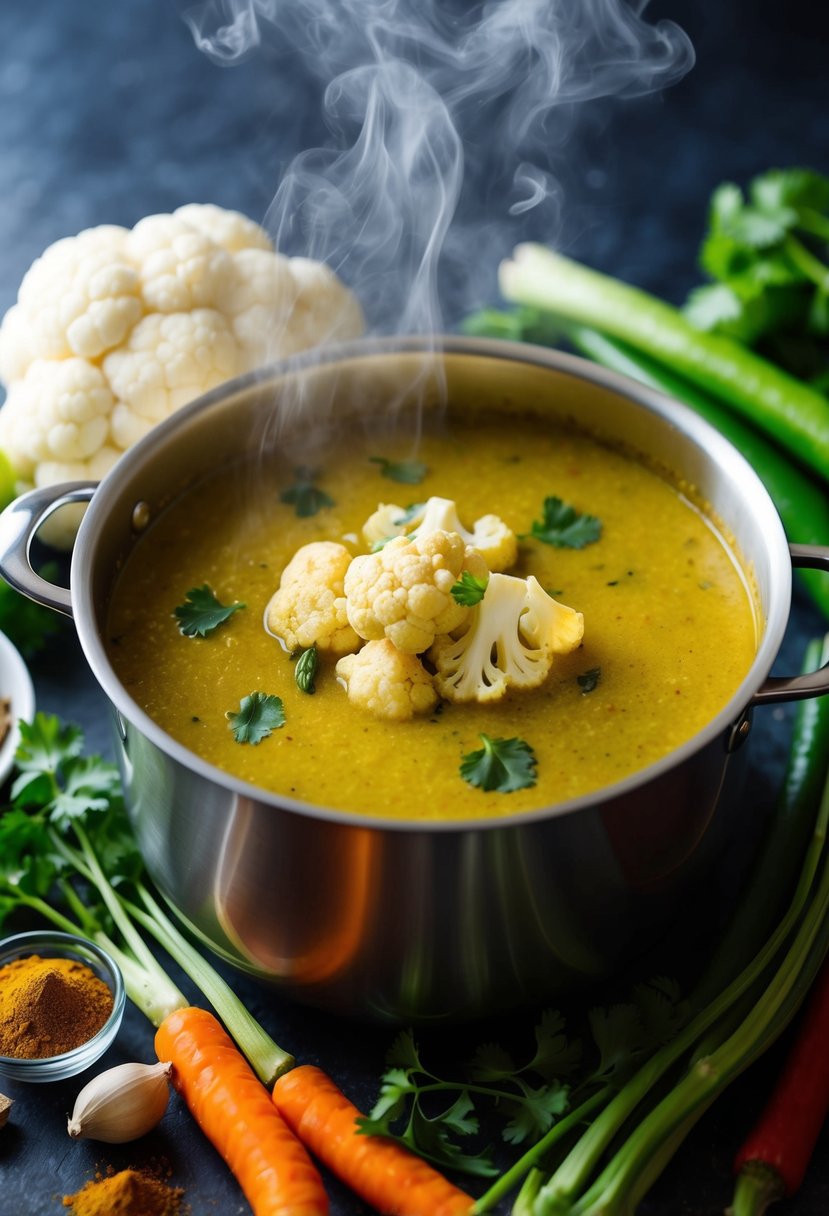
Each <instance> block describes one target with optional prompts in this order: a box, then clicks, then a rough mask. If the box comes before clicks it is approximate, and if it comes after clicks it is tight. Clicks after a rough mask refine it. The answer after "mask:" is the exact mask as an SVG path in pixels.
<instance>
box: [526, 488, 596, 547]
mask: <svg viewBox="0 0 829 1216" xmlns="http://www.w3.org/2000/svg"><path fill="white" fill-rule="evenodd" d="M601 534H602V525H601V521H600V520H599V519H597V518H596V516H595V515H585V514H582V513H581V512H579V511H577V510H576V508H575V507H573V506H571V505H570V503H567V502H564V501H563V500H562V499H561V498H556V497H555V496H553V495H551V496H550V497H548V498H545V499H544V504H543V507H542V517H541V519H534V520H533V522H532V524H531V526H530V531H529V533H524V536H532V537H534V538H535V539H536V540H540V541H543V542H544V544H545V545H555V546H556V548H558V549H583V548H584V547H585V545H592V544H593V543H594V542H595V541H597V540H598V539H599V537H600V536H601ZM522 539H523V537H522Z"/></svg>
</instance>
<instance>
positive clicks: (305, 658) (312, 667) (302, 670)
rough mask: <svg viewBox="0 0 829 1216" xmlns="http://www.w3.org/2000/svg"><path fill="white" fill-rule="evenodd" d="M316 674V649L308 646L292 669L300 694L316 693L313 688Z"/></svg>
mask: <svg viewBox="0 0 829 1216" xmlns="http://www.w3.org/2000/svg"><path fill="white" fill-rule="evenodd" d="M316 674H317V648H316V646H309V647H308V649H307V650H303V652H302V654H301V655H300V656H299V658H298V659H297V661H296V667H295V668H294V680H295V681H296V686H297V688H298V689H299V690H300V692H307V693H313V692H315V691H316V689H315V686H314V677H315V676H316Z"/></svg>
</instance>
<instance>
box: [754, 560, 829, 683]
mask: <svg viewBox="0 0 829 1216" xmlns="http://www.w3.org/2000/svg"><path fill="white" fill-rule="evenodd" d="M789 550H790V552H791V555H792V565H793V566H794V567H795V569H800V570H824V571H825V572H826V573H827V574H829V548H826V547H825V546H824V545H789ZM826 693H829V662H827V663H824V665H823V667H819V668H818V670H817V671H810V672H808V673H807V674H806V675H799V676H769V677H768V678H767V679H766V682H765V684H763V686H762V688H758V690H757V692H756V693H755V694H754V696H753V698H752V701H751V704H752V705H770V704H772V703H773V702H775V701H802V700H803V699H804V698H805V697H820V696H822V695H824V694H826Z"/></svg>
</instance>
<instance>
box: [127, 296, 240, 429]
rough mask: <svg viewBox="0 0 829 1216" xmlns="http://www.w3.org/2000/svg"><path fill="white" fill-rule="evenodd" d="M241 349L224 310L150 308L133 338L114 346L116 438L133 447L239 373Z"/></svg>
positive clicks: (131, 335) (132, 335)
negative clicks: (157, 425)
mask: <svg viewBox="0 0 829 1216" xmlns="http://www.w3.org/2000/svg"><path fill="white" fill-rule="evenodd" d="M239 370H240V367H239V351H238V348H237V346H236V343H235V342H234V340H233V335H232V334H231V332H230V329H229V328H228V324H227V321H226V320H225V319H224V317H223V316H222V314H221V313H220V312H216V311H215V309H212V308H197V309H195V310H194V311H193V312H178V313H158V312H156V313H150V315H149V316H146V317H144V318H143V319H142V320H141V321H139V323H138V324H137V325H136V327H135V329H134V330H133V331H132V333H131V334H130V336H129V339H128V340H127V342H126V343H125V344H124V345H123V346H122V347H120V348H119V349H118V350H114V351H111V352H110V354H108V355H107V356H106V358H105V359H104V362H103V371H104V374H105V376H106V377H107V380H108V382H109V384H110V385H111V388H112V392H113V393H114V395H115V398H116V400H117V403H118V404H117V405H116V406H114V407H113V413H112V419H111V422H112V438H113V440H114V441H115V443H116V445H117V446H118V447H120V448H127V447H129V446H130V445H131V444H132V443H134V442H135V441H136V439H140V438H141V437H142V436H143V435H145V434H146V433H147V431H148V430H149V429H150V426H151V425H152V424H153V423H155V422H161V420H162V419H164V418H167V417H169V415H170V414H172V413H173V412H174V411H175V410H177V409H178V408H179V407H180V406H182V405H186V404H187V402H188V401H192V400H193V398H194V397H198V396H199V394H200V393H202V392H203V391H204V386H205V385H214V384H220V383H221V382H222V381H223V380H228V379H229V378H230V377H231V376H233V375H235V374H236V372H237V371H239Z"/></svg>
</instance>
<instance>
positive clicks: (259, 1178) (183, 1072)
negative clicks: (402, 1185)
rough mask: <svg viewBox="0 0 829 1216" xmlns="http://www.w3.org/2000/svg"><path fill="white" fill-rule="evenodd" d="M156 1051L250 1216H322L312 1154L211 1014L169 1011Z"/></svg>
mask: <svg viewBox="0 0 829 1216" xmlns="http://www.w3.org/2000/svg"><path fill="white" fill-rule="evenodd" d="M155 1049H156V1053H157V1055H158V1058H159V1060H169V1061H170V1062H171V1063H172V1065H173V1083H174V1085H175V1087H176V1089H178V1090H179V1092H180V1093H181V1094H182V1096H183V1097H184V1099H185V1101H186V1103H187V1105H188V1107H189V1108H190V1111H191V1112H192V1114H193V1115H194V1117H195V1119H196V1122H197V1123H198V1124H199V1127H200V1128H201V1129H202V1131H203V1132H204V1134H205V1135H206V1136H207V1138H208V1140H210V1142H211V1143H212V1144H213V1146H214V1148H216V1149H217V1151H218V1152H219V1153H220V1154H221V1156H222V1157H223V1158H224V1160H225V1161H226V1162H227V1164H228V1165H229V1166H230V1169H231V1170H232V1171H233V1174H234V1175H235V1177H236V1179H237V1181H238V1182H239V1185H240V1186H241V1188H242V1190H243V1192H244V1194H245V1196H246V1197H247V1200H248V1202H249V1203H250V1206H251V1207H252V1209H253V1212H254V1216H325V1214H326V1213H327V1212H328V1199H327V1196H326V1194H325V1190H324V1188H323V1185H322V1179H321V1178H320V1176H319V1174H318V1172H317V1170H316V1168H315V1167H314V1165H313V1163H312V1162H311V1159H310V1157H309V1156H308V1154H307V1153H306V1151H305V1149H304V1148H303V1146H302V1145H301V1144H300V1143H299V1141H298V1140H297V1139H296V1137H295V1136H294V1134H293V1132H292V1131H291V1130H290V1128H289V1127H288V1126H287V1124H286V1123H285V1121H284V1119H283V1118H282V1117H281V1116H280V1114H279V1112H278V1111H277V1109H276V1107H275V1106H274V1105H273V1103H272V1102H271V1098H270V1094H269V1093H268V1091H267V1089H265V1087H264V1085H262V1084H261V1082H260V1081H259V1080H258V1079H257V1078H256V1076H255V1075H254V1073H253V1071H252V1069H251V1068H250V1067H249V1066H248V1064H247V1062H246V1061H245V1059H244V1057H243V1056H242V1055H241V1053H240V1052H239V1051H238V1050H237V1048H236V1046H235V1045H234V1043H233V1041H232V1040H231V1038H230V1037H229V1036H228V1035H227V1034H226V1033H225V1031H224V1029H223V1028H222V1026H221V1024H220V1023H219V1022H218V1020H217V1019H216V1018H215V1017H214V1016H213V1014H212V1013H208V1011H207V1010H206V1009H197V1008H194V1007H188V1008H185V1009H176V1010H174V1011H173V1012H172V1013H170V1014H168V1015H167V1017H166V1018H165V1019H164V1021H163V1022H162V1023H161V1025H160V1026H159V1028H158V1030H157V1031H156V1036H155Z"/></svg>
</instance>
